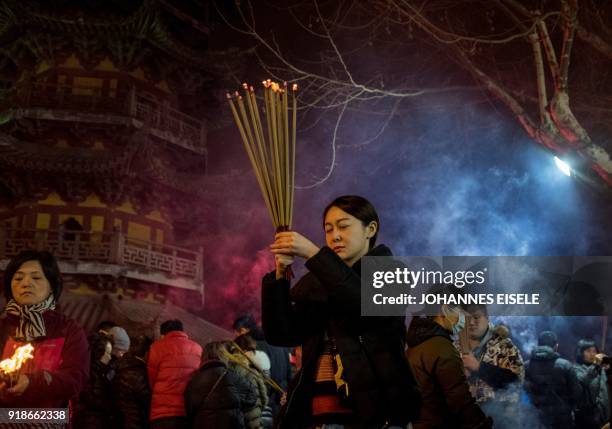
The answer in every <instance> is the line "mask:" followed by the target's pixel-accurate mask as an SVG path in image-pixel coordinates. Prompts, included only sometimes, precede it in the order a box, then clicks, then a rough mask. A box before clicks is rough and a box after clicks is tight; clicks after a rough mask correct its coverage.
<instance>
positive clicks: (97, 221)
mask: <svg viewBox="0 0 612 429" xmlns="http://www.w3.org/2000/svg"><path fill="white" fill-rule="evenodd" d="M89 230H90V231H91V232H92V233H93V234H91V237H90V241H91V242H92V243H99V242H101V241H102V234H97V233H102V232H103V231H104V216H92V217H91V219H90V228H89Z"/></svg>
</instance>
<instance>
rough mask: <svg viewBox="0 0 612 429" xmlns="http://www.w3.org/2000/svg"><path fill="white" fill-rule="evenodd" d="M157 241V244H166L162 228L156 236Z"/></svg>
mask: <svg viewBox="0 0 612 429" xmlns="http://www.w3.org/2000/svg"><path fill="white" fill-rule="evenodd" d="M155 242H156V243H157V244H164V231H162V230H161V229H158V230H157V235H156V236H155Z"/></svg>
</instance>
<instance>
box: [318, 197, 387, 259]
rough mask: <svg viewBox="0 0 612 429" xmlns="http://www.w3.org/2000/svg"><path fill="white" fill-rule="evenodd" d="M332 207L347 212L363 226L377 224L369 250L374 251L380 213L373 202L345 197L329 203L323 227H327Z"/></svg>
mask: <svg viewBox="0 0 612 429" xmlns="http://www.w3.org/2000/svg"><path fill="white" fill-rule="evenodd" d="M332 207H338V208H339V209H340V210H342V211H345V212H347V213H348V214H350V215H351V216H354V217H356V218H357V219H359V220H360V221H361V223H362V224H363V226H368V225H369V224H370V222H376V226H377V228H376V233H375V234H374V235H373V236H372V237H370V245H369V249H372V248H373V247H374V245H375V244H376V238H377V237H378V231H379V230H380V220H379V219H378V213H376V209H375V208H374V206H373V205H372V203H371V202H369V201H368V200H366V199H365V198H363V197H360V196H358V195H343V196H341V197H338V198H336V199H335V200H334V201H332V202H331V203H329V204H328V205H327V207H325V210H324V211H323V225H325V216H326V215H327V212H328V211H329V209H331V208H332Z"/></svg>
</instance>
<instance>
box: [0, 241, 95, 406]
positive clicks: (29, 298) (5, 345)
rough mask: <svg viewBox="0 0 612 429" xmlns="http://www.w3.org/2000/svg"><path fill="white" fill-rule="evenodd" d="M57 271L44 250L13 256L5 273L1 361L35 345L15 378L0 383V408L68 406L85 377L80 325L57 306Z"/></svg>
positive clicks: (59, 287)
mask: <svg viewBox="0 0 612 429" xmlns="http://www.w3.org/2000/svg"><path fill="white" fill-rule="evenodd" d="M61 293H62V280H61V275H60V271H59V268H58V265H57V262H56V261H55V259H54V257H53V256H52V255H51V254H50V253H49V252H46V251H40V252H39V251H35V250H26V251H23V252H21V253H19V254H18V255H17V256H15V257H14V258H13V259H12V260H11V261H10V262H9V264H8V265H7V267H6V270H5V274H4V297H5V298H6V301H7V304H6V307H5V308H4V312H3V314H2V316H1V317H0V351H1V353H2V356H1V358H0V360H4V359H7V358H10V357H11V356H12V355H13V353H14V351H15V350H16V349H17V348H18V347H19V346H23V345H25V344H27V343H29V344H31V345H32V346H33V347H34V351H33V358H32V359H30V360H27V361H26V362H25V364H24V365H23V366H22V368H21V369H20V371H19V372H18V376H17V377H16V380H15V381H14V383H10V382H7V381H6V380H5V381H3V382H0V407H3V408H13V407H20V408H67V407H68V405H69V402H70V401H71V400H72V399H73V398H75V397H76V396H77V395H78V393H79V392H80V391H81V390H82V389H83V387H84V385H85V383H86V381H87V379H88V376H89V351H88V344H87V338H86V337H85V332H84V331H83V329H82V328H81V327H80V326H78V325H77V323H76V322H74V321H73V320H71V319H68V318H66V317H65V316H64V315H63V314H62V313H61V312H60V311H59V308H58V306H57V300H58V299H59V297H60V295H61Z"/></svg>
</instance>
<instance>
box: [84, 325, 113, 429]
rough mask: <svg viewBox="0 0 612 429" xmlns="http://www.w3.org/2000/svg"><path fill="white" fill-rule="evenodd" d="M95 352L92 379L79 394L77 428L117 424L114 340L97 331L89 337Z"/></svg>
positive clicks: (100, 427)
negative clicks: (111, 366)
mask: <svg viewBox="0 0 612 429" xmlns="http://www.w3.org/2000/svg"><path fill="white" fill-rule="evenodd" d="M88 341H89V349H90V352H91V366H90V369H89V380H88V382H87V385H86V386H85V388H84V389H83V391H82V392H81V394H80V395H79V399H78V401H77V406H76V407H75V411H74V427H75V428H77V429H78V428H88V429H90V428H91V429H105V428H108V427H111V426H114V422H115V419H114V411H115V407H114V404H113V399H112V385H111V377H112V374H113V372H112V371H111V368H110V365H109V363H110V361H111V353H112V339H111V338H110V337H109V336H106V335H103V334H99V333H95V334H91V335H90V336H89V337H88Z"/></svg>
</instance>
